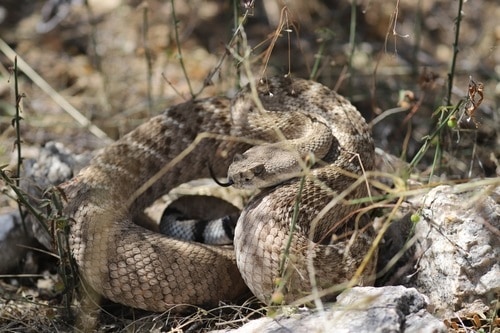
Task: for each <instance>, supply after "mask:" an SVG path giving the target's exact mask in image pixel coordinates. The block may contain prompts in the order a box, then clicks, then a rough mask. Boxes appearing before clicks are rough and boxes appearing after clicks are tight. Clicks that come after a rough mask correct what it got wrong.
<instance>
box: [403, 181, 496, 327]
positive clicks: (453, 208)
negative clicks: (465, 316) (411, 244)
mask: <svg viewBox="0 0 500 333" xmlns="http://www.w3.org/2000/svg"><path fill="white" fill-rule="evenodd" d="M464 185H467V184H464ZM465 188H467V187H466V186H461V187H460V186H455V187H451V186H438V187H435V188H433V189H431V190H430V191H429V193H428V194H427V195H425V196H424V197H422V198H421V199H420V205H421V207H422V209H421V216H422V217H423V219H422V220H421V221H420V222H418V223H417V224H416V229H415V234H416V236H417V238H418V241H417V243H416V250H415V253H416V257H417V267H416V270H415V272H416V274H415V275H414V277H413V278H412V279H411V281H410V283H409V286H413V287H415V288H417V289H418V290H419V291H420V292H421V293H423V294H425V295H426V296H428V297H429V300H430V304H431V305H432V306H433V307H434V314H436V315H437V316H439V317H441V318H445V317H453V316H455V315H456V311H459V310H462V311H464V312H468V311H477V310H478V309H481V310H483V311H487V310H488V309H489V305H490V303H491V301H493V300H495V299H496V298H495V294H496V293H497V294H498V293H499V292H500V263H499V258H500V231H499V230H500V204H499V202H500V188H499V187H498V186H493V187H492V186H483V187H475V188H474V189H473V190H467V191H464V190H462V191H460V189H465ZM469 188H470V186H469ZM468 309H469V310H468Z"/></svg>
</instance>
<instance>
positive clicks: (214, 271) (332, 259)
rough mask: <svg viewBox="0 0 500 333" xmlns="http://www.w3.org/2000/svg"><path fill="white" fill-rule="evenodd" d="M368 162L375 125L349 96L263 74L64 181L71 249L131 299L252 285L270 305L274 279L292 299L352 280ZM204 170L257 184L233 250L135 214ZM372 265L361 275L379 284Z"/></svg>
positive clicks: (365, 241) (88, 271) (104, 283)
mask: <svg viewBox="0 0 500 333" xmlns="http://www.w3.org/2000/svg"><path fill="white" fill-rule="evenodd" d="M241 139H244V140H241ZM249 142H252V143H255V144H254V145H252V144H249ZM373 162H374V146H373V141H372V138H371V135H370V131H369V128H368V126H367V124H366V122H365V121H364V119H363V118H362V116H361V115H360V113H359V112H358V111H357V110H356V108H355V107H354V106H352V105H351V104H350V103H349V102H348V101H347V100H346V99H345V98H343V97H342V96H340V95H338V94H336V93H335V92H333V91H332V90H330V89H329V88H328V87H326V86H324V85H322V84H319V83H316V82H312V81H308V80H303V79H298V78H292V77H290V76H281V77H271V78H267V79H261V80H258V81H257V82H255V83H252V84H249V85H247V86H245V87H244V88H242V89H241V91H240V92H239V93H238V94H237V95H236V96H235V97H234V98H233V99H228V98H225V97H213V98H208V99H202V100H193V101H188V102H185V103H183V104H179V105H175V106H172V107H170V108H168V109H167V110H166V111H165V112H164V113H162V114H161V115H158V116H156V117H154V118H152V119H151V120H149V121H148V122H146V123H144V124H143V125H141V126H139V127H138V128H137V129H135V130H134V131H132V132H130V133H129V134H127V135H125V136H124V137H123V138H121V139H120V140H119V141H117V142H115V143H114V144H112V145H110V146H108V147H107V148H106V149H104V150H103V151H102V152H101V153H100V154H98V155H97V156H96V157H95V158H94V159H93V160H92V162H91V163H90V165H89V166H88V167H87V168H85V169H84V170H82V171H81V172H80V173H79V174H78V175H77V176H76V177H75V178H73V179H72V180H70V181H68V182H66V183H64V184H63V185H61V189H62V190H63V192H64V193H65V195H66V198H67V203H66V205H65V213H66V214H67V215H68V216H70V217H71V221H72V222H71V226H70V230H71V231H70V237H69V245H70V249H71V252H72V255H73V257H74V258H75V261H76V263H77V265H78V267H79V270H80V273H81V274H82V275H83V277H84V278H85V280H86V281H87V282H88V283H89V284H90V286H92V288H94V289H95V290H96V291H97V292H98V293H100V294H101V295H103V296H104V297H106V298H108V299H110V300H112V301H114V302H118V303H121V304H124V305H128V306H131V307H135V308H140V309H145V310H150V311H165V310H168V309H171V308H172V307H174V306H175V305H177V304H193V305H199V306H205V307H210V306H216V305H217V304H218V303H219V302H220V301H222V300H224V301H231V300H234V299H237V298H238V297H239V296H240V295H241V294H243V293H244V292H245V290H247V288H249V289H250V290H251V292H252V293H253V294H254V295H255V296H256V297H257V298H258V299H259V300H261V301H262V302H264V303H270V302H271V296H272V294H273V292H274V291H275V288H276V282H277V281H282V286H281V287H282V289H281V291H282V292H283V295H284V297H283V300H284V301H285V302H287V303H290V302H293V301H295V300H298V299H300V298H301V297H303V296H307V295H308V294H310V293H311V290H312V288H313V286H316V288H318V289H319V290H320V291H321V290H326V289H328V288H330V287H332V286H335V285H337V284H342V283H345V282H347V281H349V279H351V278H352V277H353V276H354V273H355V271H356V270H357V269H358V267H359V266H360V264H361V262H362V261H363V259H364V257H365V255H366V253H367V251H368V249H369V247H370V246H371V243H372V241H373V233H372V231H371V228H370V226H369V223H367V221H365V219H364V218H361V219H359V218H358V216H357V215H358V209H359V208H360V205H359V204H351V203H349V200H350V199H355V198H362V197H366V196H367V195H368V191H367V188H366V185H365V183H364V182H363V181H358V179H359V177H361V176H362V170H370V169H372V167H373ZM208 166H210V168H211V169H212V171H213V174H214V175H215V176H216V177H227V182H228V183H230V184H232V185H233V186H235V187H238V188H258V189H260V192H259V193H258V194H257V195H256V196H255V197H254V198H252V199H251V200H250V202H249V203H248V204H247V205H246V206H245V207H244V209H243V211H242V212H241V215H240V217H239V219H238V222H237V225H236V228H235V230H234V247H228V246H217V245H211V244H202V243H198V242H192V241H184V240H178V239H173V238H171V237H168V236H165V235H161V234H158V233H155V232H152V231H149V230H146V229H144V228H141V227H139V226H137V225H135V224H134V223H133V221H134V218H135V217H136V216H138V215H139V214H140V213H141V212H142V211H143V210H144V208H145V207H147V206H149V205H150V204H151V203H152V202H153V201H154V200H155V199H156V198H158V197H159V196H160V195H162V194H164V193H166V192H168V191H169V190H171V189H172V188H174V187H176V186H178V185H180V184H182V183H185V182H188V181H191V180H193V179H198V178H208V177H209V176H210V171H209V167H208ZM151 179H153V180H154V181H151ZM148 182H150V183H151V184H150V186H148V187H147V189H145V190H144V191H142V192H138V189H140V188H142V187H143V185H144V184H149V183H148ZM301 183H302V185H301ZM299 194H300V200H299V202H298V205H296V202H297V199H298V197H299ZM131 197H134V198H135V200H133V202H129V201H130V198H131ZM296 206H297V207H298V210H297V211H294V207H296ZM294 216H296V220H295V230H293V232H292V233H291V231H290V225H291V222H292V219H293V218H294ZM289 240H290V247H289V254H288V256H287V257H286V258H285V259H286V260H285V261H284V262H283V260H284V259H283V253H284V251H285V248H286V247H287V246H288V245H287V244H288V243H289ZM375 261H376V258H375V256H374V257H373V258H372V259H371V260H370V262H369V263H368V265H367V266H366V268H365V271H364V272H363V274H362V275H361V279H360V280H359V281H357V284H360V285H363V284H369V283H371V280H372V275H373V271H374V269H375ZM283 263H284V265H282V264H283ZM282 277H283V278H282ZM332 296H334V295H333V294H330V297H332ZM326 298H328V296H327V297H326ZM176 309H179V308H177V307H176Z"/></svg>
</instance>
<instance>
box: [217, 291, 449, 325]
mask: <svg viewBox="0 0 500 333" xmlns="http://www.w3.org/2000/svg"><path fill="white" fill-rule="evenodd" d="M426 306H427V300H426V297H425V296H424V295H422V294H420V293H419V292H418V291H417V290H415V289H413V288H405V287H402V286H394V287H381V288H376V287H356V288H353V289H351V290H347V291H345V292H344V293H342V294H341V295H339V297H338V298H337V302H336V303H335V304H333V305H329V306H328V307H327V309H325V310H324V311H314V310H301V312H300V313H297V314H294V315H291V316H284V315H282V316H278V317H277V318H274V319H273V318H269V317H265V318H260V319H257V320H253V321H251V322H249V323H247V324H246V325H244V326H242V327H240V328H238V329H235V330H227V331H217V332H233V333H254V332H255V333H256V332H267V333H281V332H294V333H302V332H304V333H305V332H336V333H351V332H356V333H364V332H366V333H373V332H384V333H392V332H394V333H398V332H401V333H402V332H405V333H417V332H430V333H438V332H447V330H446V326H445V325H444V324H443V323H442V322H441V321H439V320H438V319H436V318H434V317H433V316H432V315H430V314H429V313H428V312H427V311H426Z"/></svg>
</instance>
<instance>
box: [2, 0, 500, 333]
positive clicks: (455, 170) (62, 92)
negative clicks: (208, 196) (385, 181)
mask: <svg viewBox="0 0 500 333" xmlns="http://www.w3.org/2000/svg"><path fill="white" fill-rule="evenodd" d="M69 2H70V1H68V2H64V1H62V3H63V5H61V6H59V7H57V8H56V9H57V11H50V9H51V7H50V4H53V3H56V1H45V2H32V1H27V0H25V1H13V0H5V1H2V3H1V4H0V37H1V41H0V135H1V140H0V165H5V164H8V163H11V165H14V164H15V163H16V155H15V154H14V153H13V147H14V142H15V140H16V139H15V138H16V134H15V129H14V128H13V127H12V125H11V123H12V119H13V117H14V116H15V97H14V96H15V95H14V83H15V80H14V76H13V75H12V71H11V67H12V66H13V60H14V57H13V55H12V50H13V51H15V52H16V53H17V54H18V59H17V61H18V68H19V73H20V74H19V75H18V77H17V79H18V81H19V90H20V93H21V94H23V95H22V96H23V97H22V99H21V106H22V115H21V116H22V118H23V119H22V121H21V126H20V130H21V131H20V135H21V138H22V146H21V147H22V150H23V156H24V157H25V158H30V157H35V156H37V154H38V151H39V149H38V148H39V147H40V146H43V145H45V144H46V143H47V142H50V141H57V142H60V143H62V144H64V146H66V147H67V148H69V149H70V150H71V151H72V152H73V153H74V154H80V153H85V152H88V151H93V150H95V149H98V148H101V147H103V146H105V145H106V144H107V143H109V142H111V141H112V140H116V139H117V138H119V137H120V136H122V135H123V134H124V133H127V132H128V131H130V130H131V129H132V128H134V127H136V126H137V125H138V124H140V123H142V122H144V121H145V120H146V119H148V118H149V117H150V116H151V115H153V114H156V113H158V112H160V111H161V110H162V109H164V108H165V107H166V106H167V105H171V104H174V103H178V102H181V101H183V100H186V99H189V98H191V97H192V96H194V95H195V96H197V97H203V96H213V95H216V94H221V95H228V96H231V95H233V94H234V93H235V91H236V90H237V88H238V85H239V83H240V82H245V80H247V76H248V75H247V73H246V72H245V71H244V68H243V67H244V66H242V64H241V62H240V61H239V60H238V59H237V58H236V57H235V56H234V55H235V54H240V55H241V54H243V52H244V51H245V50H246V48H247V47H250V48H251V51H252V52H251V53H250V57H249V58H248V62H249V64H250V65H251V71H252V74H253V75H254V76H255V77H259V76H261V75H262V74H263V73H265V75H272V74H284V73H287V72H288V71H291V73H292V74H293V75H295V76H298V77H306V78H307V77H311V78H313V79H315V80H317V81H320V82H322V83H324V84H326V85H328V86H330V87H331V88H333V89H335V90H337V91H338V92H340V93H341V94H343V95H345V96H347V97H349V99H350V100H351V101H352V102H353V104H355V105H356V106H357V107H358V108H359V109H360V111H361V112H362V113H363V115H364V116H365V117H366V119H367V120H368V121H369V122H370V123H371V126H372V130H373V133H374V137H375V140H376V144H377V146H378V147H380V148H381V149H383V150H384V151H386V152H389V153H391V154H393V155H395V156H398V157H400V158H401V159H402V160H403V161H405V162H408V163H411V166H412V167H413V169H412V175H411V179H412V181H413V182H414V183H413V184H418V183H427V182H428V181H429V179H430V182H431V183H432V184H434V185H437V184H438V183H447V184H453V183H467V182H468V184H472V185H471V188H469V190H474V188H476V189H477V190H478V191H479V192H481V190H480V189H483V188H484V186H486V187H488V186H490V187H493V188H498V186H499V181H498V179H499V177H500V166H499V162H498V160H499V159H500V137H499V132H500V113H499V102H500V83H499V78H500V65H499V63H500V51H499V49H498V45H499V41H500V24H499V22H498V17H500V7H499V6H498V4H497V3H496V1H493V0H490V1H488V0H477V1H467V2H465V3H463V8H462V15H461V16H460V20H458V6H459V5H460V2H459V1H446V0H435V1H432V0H422V1H418V2H415V1H408V0H407V1H398V2H394V3H393V2H384V1H369V0H363V1H358V5H357V6H356V7H355V14H356V15H355V16H354V15H353V7H352V6H351V3H350V2H349V1H336V2H334V4H331V1H326V0H325V1H320V0H313V1H307V2H306V1H297V2H291V3H289V4H288V7H286V8H284V7H283V6H282V2H280V1H255V4H254V6H253V7H252V6H250V7H249V12H250V14H251V15H249V16H248V19H247V20H246V22H245V24H244V26H243V27H244V30H243V31H244V35H243V37H242V35H239V37H238V38H234V39H233V33H234V31H235V17H234V14H235V12H238V13H239V14H238V17H241V16H242V15H243V12H244V11H245V9H244V8H242V7H241V6H240V3H239V2H238V1H235V2H236V3H237V4H236V5H234V4H233V2H229V1H201V0H189V1H172V2H170V1H154V0H151V1H144V2H143V3H141V1H138V0H137V1H136V0H128V1H125V0H123V1H119V0H105V1H97V0H95V1H91V0H88V1H87V3H88V5H84V1H77V0H75V1H73V4H72V5H71V6H69V5H68V3H69ZM250 2H251V1H243V2H242V3H243V4H245V3H246V4H249V3H250ZM173 5H174V6H175V7H173ZM173 8H175V12H174V10H173ZM65 12H67V13H66V15H63V14H64V13H65ZM51 13H52V15H51ZM58 16H60V17H61V18H60V19H57V17H58ZM457 21H460V29H459V30H458V29H457V26H456V23H457ZM457 38H458V39H457ZM455 43H456V45H455ZM455 51H456V52H458V53H457V54H456V61H453V59H454V52H455ZM179 52H181V54H182V57H181V56H180V53H179ZM181 60H182V61H181ZM222 60H223V61H222ZM450 73H451V74H450ZM212 74H213V75H212ZM450 78H452V79H453V81H452V84H451V85H450ZM467 98H469V101H467ZM460 101H463V102H462V104H460ZM472 101H473V102H472ZM447 105H450V106H456V105H461V106H460V107H459V108H458V109H457V110H456V113H455V114H454V118H453V117H451V118H449V119H448V116H449V115H450V113H451V112H452V110H453V107H449V108H444V107H446V106H447ZM73 108H74V110H75V111H78V112H80V113H81V116H74V115H73V116H72V112H73V111H72V110H73ZM75 118H76V119H75ZM439 120H441V123H443V120H446V121H444V123H446V125H445V126H443V127H442V128H441V129H440V131H439V134H438V135H436V136H433V137H432V140H428V141H426V140H425V139H426V136H428V135H432V134H433V133H435V131H436V128H438V127H439V123H438V122H439ZM89 122H90V123H92V124H93V125H94V126H95V127H89V126H88V124H89ZM82 123H83V125H82ZM444 123H443V124H444ZM422 147H427V148H428V149H426V150H422ZM436 147H441V148H442V155H441V158H440V159H439V161H436V154H435V153H436ZM437 162H440V163H437ZM394 174H395V175H397V176H398V177H399V174H397V172H394ZM398 179H400V178H398ZM478 179H484V181H485V182H486V183H480V184H478V185H477V187H474V186H476V185H474V184H477V183H476V182H477V180H478ZM0 185H1V186H2V189H4V188H5V186H4V183H0ZM397 186H398V183H397V182H396V186H394V188H397ZM493 192H494V191H493ZM4 193H6V194H9V192H4ZM481 193H482V192H481ZM485 193H486V194H485V197H484V198H482V199H481V200H484V201H486V198H487V197H488V195H490V197H491V198H492V199H491V200H493V201H492V202H495V201H496V205H497V207H498V205H499V199H498V197H496V199H495V197H494V195H491V191H490V192H485ZM420 194H421V193H420ZM450 195H451V194H450ZM411 197H412V194H411V193H408V198H409V199H408V200H407V202H409V205H410V206H412V205H413V206H412V207H418V205H417V204H414V203H413V204H412V200H411ZM490 197H488V198H490ZM460 198H462V199H460ZM464 198H469V197H459V198H458V200H466V201H468V200H469V199H464ZM422 200H423V199H422ZM488 200H490V199H488ZM417 201H418V200H417ZM424 201H425V200H424ZM413 202H415V200H414V201H413ZM426 205H429V206H432V205H433V203H429V202H428V203H426ZM493 206H495V205H494V204H493ZM16 207H17V206H16V204H15V202H14V201H12V200H9V199H8V196H7V195H0V214H3V213H5V212H7V211H12V210H13V209H14V210H15V209H16ZM435 209H436V210H440V209H441V208H439V207H437V208H435ZM493 211H495V210H494V209H493ZM498 211H499V210H498V208H497V210H496V214H497V215H496V218H497V219H498ZM416 212H417V215H419V216H420V217H421V218H422V219H423V220H427V221H434V220H433V219H435V218H436V217H435V216H429V215H428V211H423V212H422V211H418V210H417V211H416ZM383 213H385V212H383ZM426 214H427V215H426ZM464 214H465V213H464ZM492 216H495V215H494V214H493V215H492ZM452 221H456V220H455V217H453V219H452ZM497 221H498V220H492V218H490V219H489V220H487V222H488V223H489V224H490V225H492V226H493V227H492V228H491V230H492V231H491V232H492V235H493V236H496V237H499V238H500V236H499V233H498V225H495V223H498V222H497ZM6 224H7V223H6V222H2V220H0V229H1V227H2V226H5V225H6ZM422 225H423V224H422ZM474 232H475V231H474ZM443 239H445V241H449V238H448V237H442V238H441V241H443ZM454 242H458V240H454ZM487 242H491V244H498V242H497V241H495V238H494V237H492V238H491V240H488V241H487ZM495 242H496V243H495ZM467 244H469V243H467ZM35 246H39V244H35ZM461 246H465V245H463V244H462V245H461ZM493 249H494V248H493ZM483 250H484V248H483ZM447 251H448V250H447ZM486 252H488V251H486ZM486 252H485V253H486ZM28 253H31V254H30V255H29V256H31V257H28V258H27V259H25V260H24V267H25V268H24V269H25V271H24V272H23V271H21V272H20V271H15V272H13V273H14V274H13V275H9V276H8V277H7V276H6V277H5V278H3V279H1V280H0V327H2V328H4V329H5V330H7V331H13V332H14V331H33V332H40V331H47V332H48V331H54V330H55V329H57V330H59V331H73V330H74V329H75V328H82V327H89V326H91V327H94V328H95V330H96V331H99V332H111V331H120V330H126V331H143V330H146V329H147V330H156V331H158V332H159V331H165V330H168V328H176V329H177V330H178V331H189V330H191V331H199V330H202V329H205V328H206V327H210V328H211V329H217V328H220V327H221V326H220V325H222V324H223V323H225V324H226V325H227V326H229V327H238V326H241V324H243V323H245V322H246V321H248V319H250V318H253V317H258V316H260V315H262V314H263V313H265V310H262V309H260V306H259V305H248V306H247V304H245V305H244V306H242V307H240V308H239V309H237V310H235V308H233V309H232V310H227V309H225V308H224V309H218V310H217V311H208V312H205V311H201V310H196V311H194V313H193V314H192V315H191V316H189V317H186V316H176V315H172V314H167V315H165V314H164V315H163V316H160V315H156V314H148V313H142V312H138V311H134V310H132V309H127V308H123V307H121V306H117V305H114V304H106V305H105V309H106V311H101V312H99V314H98V315H97V314H96V313H97V311H96V307H95V306H93V305H92V304H79V303H77V300H78V297H76V296H75V297H73V298H72V299H71V300H70V299H69V298H68V297H67V296H69V295H70V293H68V292H67V290H64V287H63V286H64V284H63V281H62V280H61V277H60V274H58V273H59V272H58V268H57V267H58V266H57V260H55V259H53V258H51V256H39V255H38V254H33V252H29V251H28ZM497 260H498V259H497ZM490 261H492V262H493V266H494V264H495V258H493V259H491V260H490ZM483 264H484V263H481V264H478V265H479V266H480V267H482V268H481V269H483V270H485V268H484V266H481V265H483ZM496 264H497V265H498V262H497V263H496ZM429 265H430V264H429ZM479 266H478V267H479ZM453 269H456V268H453ZM9 273H10V272H9ZM21 273H30V274H32V275H30V276H25V277H20V274H21ZM441 273H442V272H441ZM483 273H486V271H484V272H483ZM485 275H486V276H488V275H487V274H485ZM485 279H487V278H485ZM487 281H495V279H491V280H487ZM441 283H447V282H441ZM489 283H490V282H489ZM487 287H492V286H491V283H490V286H487ZM417 288H418V286H417ZM486 289H487V288H486ZM478 293H479V292H478ZM496 297H497V298H496V303H495V299H492V300H491V302H492V303H491V304H488V305H490V307H491V309H493V310H491V309H490V312H488V310H485V309H484V308H481V309H478V310H477V311H475V313H469V314H468V315H467V316H469V317H467V316H466V315H462V314H461V313H459V310H460V309H458V308H457V309H455V308H453V309H449V311H442V312H441V313H440V315H441V317H440V320H441V321H443V320H444V318H446V319H447V320H448V328H447V329H449V330H450V331H454V332H466V331H467V332H469V331H477V332H480V331H481V330H482V331H483V332H494V331H495V330H496V332H498V316H496V315H495V310H494V307H495V304H497V305H496V306H498V291H497V295H496ZM415 299H417V297H416V298H415ZM473 301H474V295H469V296H468V300H467V302H466V301H464V302H463V304H464V306H465V304H466V303H467V304H469V303H473ZM461 304H462V303H461ZM70 309H71V310H70ZM75 309H76V310H75ZM256 309H257V310H256ZM429 311H431V312H432V309H430V310H429ZM472 312H474V311H472ZM453 313H455V315H454V314H453ZM474 315H475V316H476V317H474ZM482 316H484V318H483V317H482ZM477 317H479V319H477V320H475V319H474V318H477ZM478 320H479V321H478ZM452 322H453V323H455V324H452ZM166 323H167V324H166ZM478 323H479V324H478ZM495 325H496V326H495Z"/></svg>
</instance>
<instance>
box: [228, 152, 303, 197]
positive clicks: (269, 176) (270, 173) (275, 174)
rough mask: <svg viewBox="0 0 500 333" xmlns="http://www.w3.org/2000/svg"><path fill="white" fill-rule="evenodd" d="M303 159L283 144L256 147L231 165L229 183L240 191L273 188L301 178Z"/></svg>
mask: <svg viewBox="0 0 500 333" xmlns="http://www.w3.org/2000/svg"><path fill="white" fill-rule="evenodd" d="M299 159H300V157H299V156H298V154H297V152H294V151H290V150H289V149H286V147H284V146H283V145H281V144H276V143H275V144H265V145H261V146H256V147H252V148H250V149H249V150H247V151H246V152H245V153H244V154H242V155H236V156H235V158H234V160H233V163H232V164H231V165H230V166H229V170H228V182H229V183H231V184H232V185H233V186H234V187H236V188H240V189H247V190H254V189H262V188H266V187H272V186H275V185H277V184H279V183H282V182H284V181H286V180H289V179H292V178H295V177H298V176H300V172H301V167H300V163H299Z"/></svg>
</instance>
